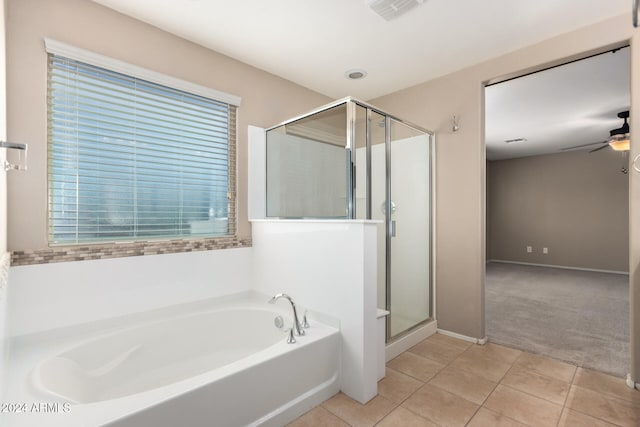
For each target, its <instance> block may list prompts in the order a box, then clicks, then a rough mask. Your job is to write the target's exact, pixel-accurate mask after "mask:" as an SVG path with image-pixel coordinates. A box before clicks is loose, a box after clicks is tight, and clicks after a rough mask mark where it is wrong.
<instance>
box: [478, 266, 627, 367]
mask: <svg viewBox="0 0 640 427" xmlns="http://www.w3.org/2000/svg"><path fill="white" fill-rule="evenodd" d="M485 315H486V333H487V336H488V337H489V340H490V341H491V342H494V343H497V344H502V345H506V346H509V347H514V348H517V349H521V350H526V351H529V352H532V353H537V354H541V355H544V356H549V357H553V358H555V359H560V360H563V361H566V362H569V363H572V364H575V365H577V366H581V367H584V368H589V369H595V370H597V371H600V372H605V373H608V374H612V375H616V376H619V377H623V376H625V375H626V374H627V372H629V357H630V356H629V351H630V350H629V276H627V275H622V274H611V273H597V272H588V271H578V270H567V269H560V268H547V267H537V266H527V265H518V264H506V263H498V262H491V263H488V264H487V276H486V284H485Z"/></svg>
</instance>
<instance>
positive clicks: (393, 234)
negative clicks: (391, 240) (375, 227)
mask: <svg viewBox="0 0 640 427" xmlns="http://www.w3.org/2000/svg"><path fill="white" fill-rule="evenodd" d="M391 237H396V220H395V219H394V220H391Z"/></svg>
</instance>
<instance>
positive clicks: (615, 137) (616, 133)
mask: <svg viewBox="0 0 640 427" xmlns="http://www.w3.org/2000/svg"><path fill="white" fill-rule="evenodd" d="M618 117H620V118H621V119H624V123H623V125H622V126H621V127H619V128H617V129H611V130H610V131H609V139H607V140H606V141H600V142H592V143H590V144H581V145H574V146H573V147H565V148H562V151H565V150H573V149H575V148H581V147H588V146H590V145H598V144H604V145H602V147H598V148H594V149H593V150H591V151H589V152H590V153H594V152H596V151H600V150H603V149H605V148H607V147H611V148H613V149H614V150H615V151H629V149H630V140H629V122H628V121H627V119H628V118H629V110H627V111H621V112H619V113H618Z"/></svg>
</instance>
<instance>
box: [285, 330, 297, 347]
mask: <svg viewBox="0 0 640 427" xmlns="http://www.w3.org/2000/svg"><path fill="white" fill-rule="evenodd" d="M295 343H296V338H295V337H294V336H293V326H292V327H291V328H290V329H289V335H288V336H287V344H295Z"/></svg>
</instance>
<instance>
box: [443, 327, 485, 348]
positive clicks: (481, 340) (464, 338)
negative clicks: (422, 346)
mask: <svg viewBox="0 0 640 427" xmlns="http://www.w3.org/2000/svg"><path fill="white" fill-rule="evenodd" d="M438 333H439V334H442V335H446V336H448V337H452V338H457V339H459V340H462V341H467V342H472V343H474V344H480V345H485V344H486V343H487V341H488V340H489V338H487V337H483V338H473V337H468V336H466V335H462V334H458V333H456V332H451V331H447V330H445V329H438Z"/></svg>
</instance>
